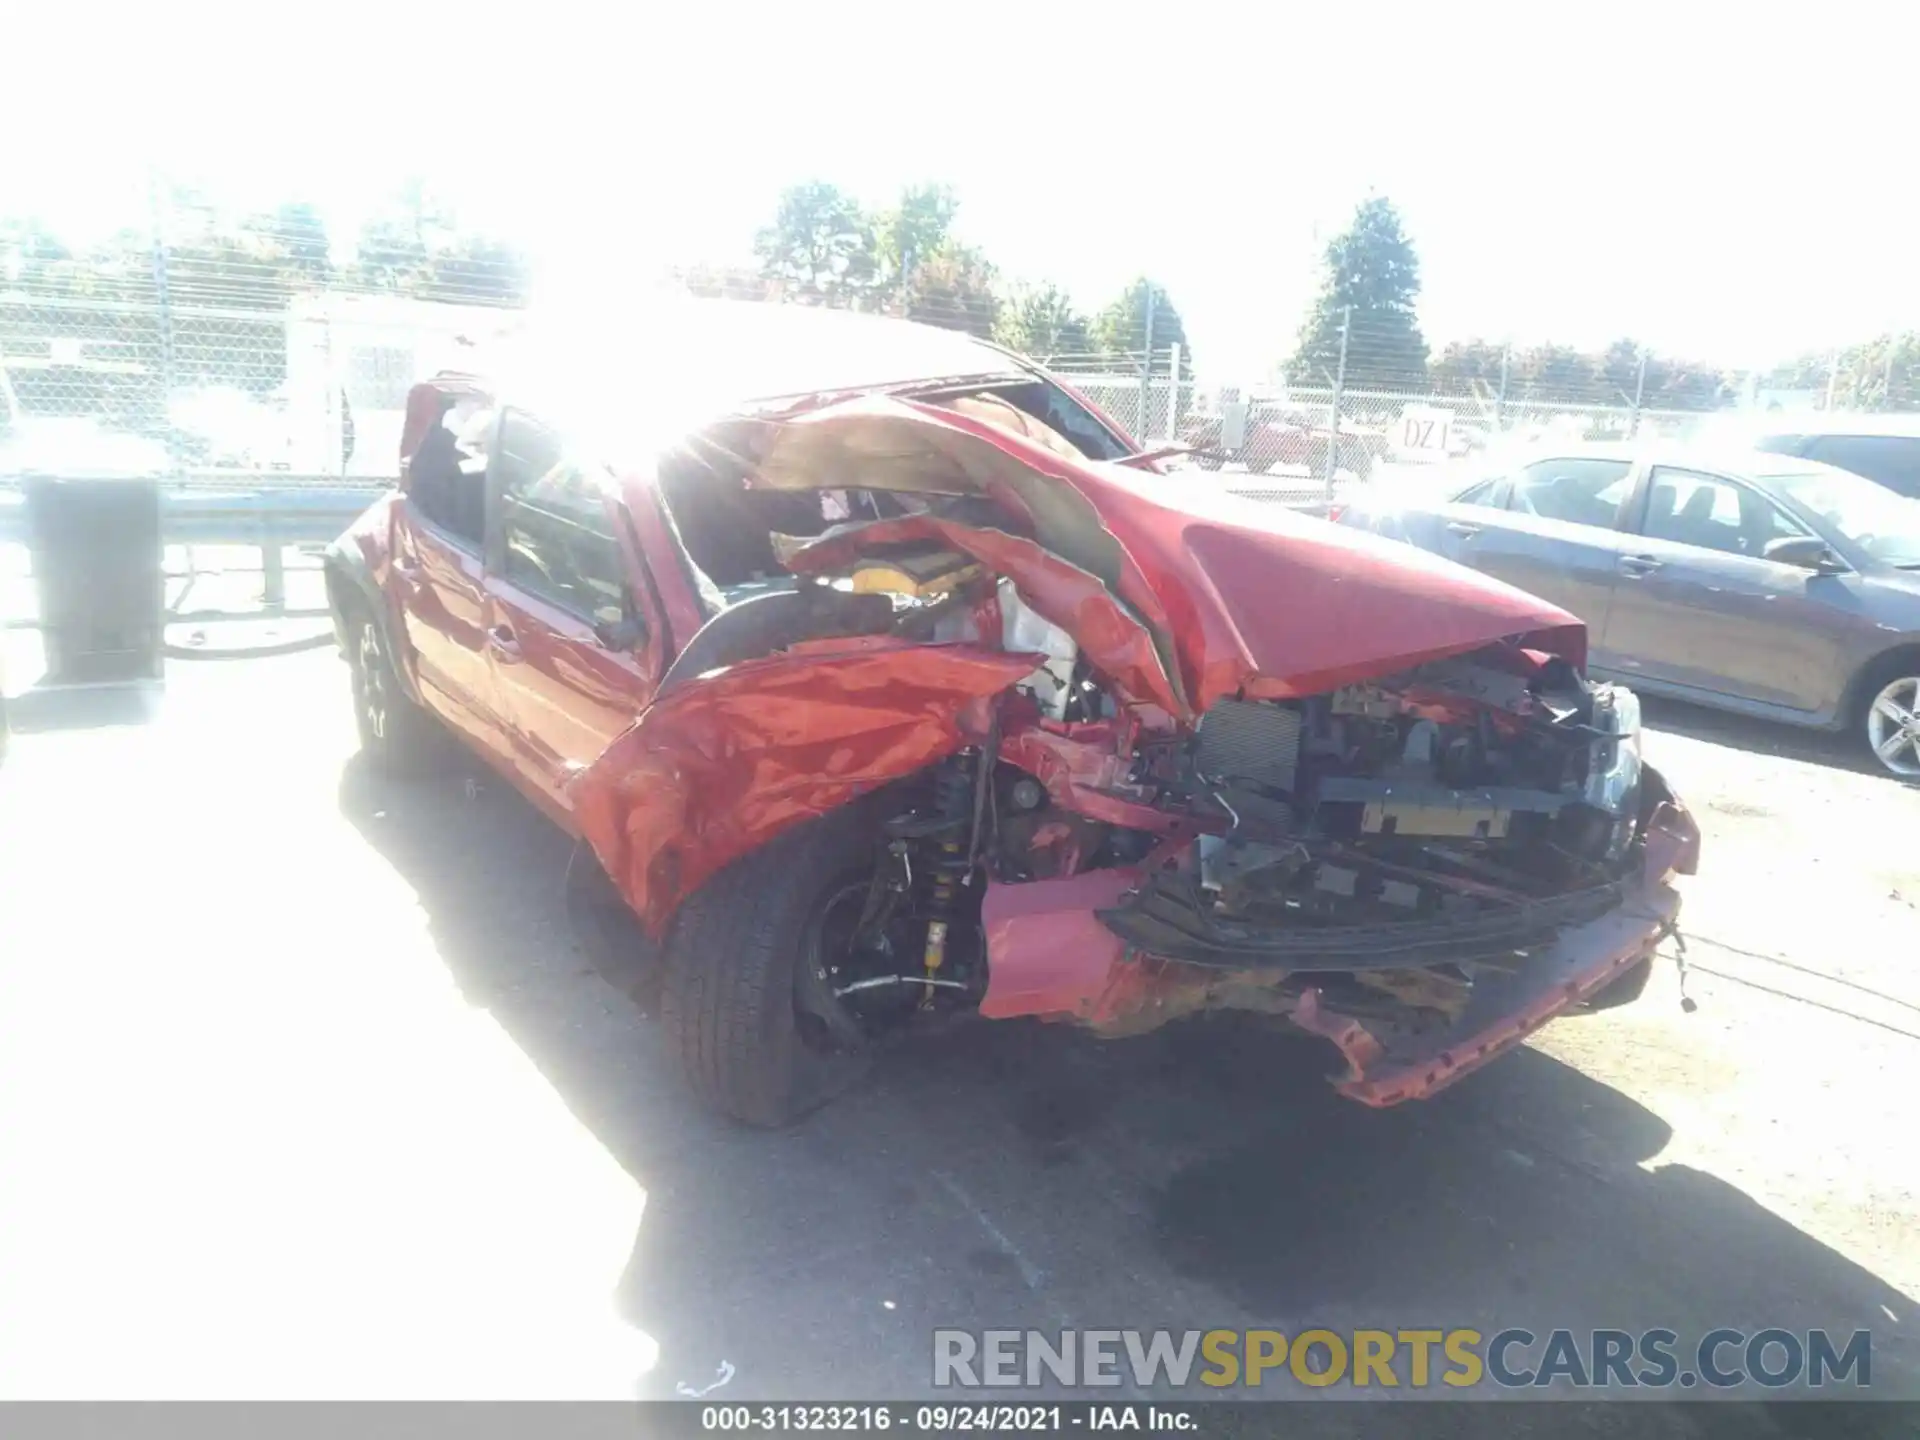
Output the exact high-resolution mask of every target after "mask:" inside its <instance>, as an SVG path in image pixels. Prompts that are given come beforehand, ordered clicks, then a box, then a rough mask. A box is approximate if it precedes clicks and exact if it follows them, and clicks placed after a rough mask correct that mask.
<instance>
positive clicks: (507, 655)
mask: <svg viewBox="0 0 1920 1440" xmlns="http://www.w3.org/2000/svg"><path fill="white" fill-rule="evenodd" d="M487 648H488V649H490V650H492V651H493V653H494V654H495V655H497V656H498V657H499V658H500V659H502V660H506V661H515V660H518V659H519V658H520V637H519V636H517V635H515V634H514V633H513V627H512V626H511V625H494V626H492V627H490V628H489V629H488V631H487Z"/></svg>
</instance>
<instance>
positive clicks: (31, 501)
mask: <svg viewBox="0 0 1920 1440" xmlns="http://www.w3.org/2000/svg"><path fill="white" fill-rule="evenodd" d="M26 497H27V530H28V537H29V539H28V543H29V544H30V545H31V546H32V555H31V563H32V566H33V576H34V582H35V587H36V588H37V589H38V591H39V593H40V627H41V636H42V639H43V641H44V643H45V645H46V667H47V673H46V679H45V681H44V682H43V683H45V684H49V685H110V684H124V683H127V682H131V681H139V680H158V679H159V678H160V677H161V670H162V665H163V657H162V652H161V643H162V637H163V634H164V629H163V619H162V617H163V614H164V610H165V605H166V595H165V583H164V579H163V572H162V568H161V552H160V485H159V482H158V481H156V480H93V479H88V480H64V479H58V478H54V477H51V476H39V475H36V476H29V477H28V478H27V481H26Z"/></svg>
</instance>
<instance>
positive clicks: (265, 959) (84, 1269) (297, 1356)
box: [0, 653, 1920, 1434]
mask: <svg viewBox="0 0 1920 1440" xmlns="http://www.w3.org/2000/svg"><path fill="white" fill-rule="evenodd" d="M43 698H44V697H43ZM18 720H19V721H24V722H25V723H26V724H27V725H28V726H29V727H30V728H31V729H33V730H34V731H36V732H37V733H28V734H24V735H19V736H16V737H15V740H14V743H13V748H12V753H11V755H10V757H9V759H8V761H7V763H6V766H5V768H4V770H0V899H3V901H4V909H3V910H0V914H4V915H5V917H6V924H5V929H6V937H7V938H6V939H5V941H4V942H0V1276H4V1277H6V1278H5V1282H4V1284H0V1395H9V1396H19V1395H55V1396H58V1395H75V1396H79V1395H85V1396H101V1397H109V1396H175V1395H205V1396H233V1397H237V1396H252V1395H258V1396H386V1395H395V1396H398V1395H461V1396H481V1395H559V1394H626V1393H632V1391H633V1389H634V1385H635V1376H636V1374H638V1375H640V1379H639V1382H638V1383H639V1386H640V1388H641V1390H642V1392H643V1393H664V1394H671V1393H673V1392H674V1390H675V1388H676V1386H677V1385H682V1384H684V1385H687V1386H690V1387H700V1386H705V1385H709V1384H713V1383H715V1382H716V1381H717V1380H719V1379H721V1378H722V1377H726V1383H725V1384H724V1385H723V1386H722V1387H721V1388H720V1389H719V1390H716V1391H715V1392H714V1396H715V1398H727V1399H760V1398H775V1397H807V1396H820V1395H827V1394H830V1395H834V1396H850V1395H862V1396H876V1397H877V1396H894V1397H899V1396H902V1395H918V1394H923V1393H926V1392H927V1389H928V1384H929V1380H930V1370H931V1345H930V1339H929V1332H930V1331H931V1330H932V1329H933V1328H934V1327H936V1326H943V1325H949V1326H962V1327H966V1328H973V1329H979V1328H983V1327H988V1326H1005V1327H1016V1328H1028V1327H1034V1328H1040V1329H1044V1330H1048V1331H1052V1330H1057V1329H1060V1328H1063V1327H1148V1326H1160V1325H1166V1326H1173V1327H1177V1328H1182V1329H1184V1328H1201V1329H1207V1328H1216V1327H1228V1328H1231V1327H1250V1326H1267V1327H1273V1328H1277V1329H1281V1330H1283V1331H1287V1332H1289V1333H1294V1332H1297V1331H1298V1330H1299V1329H1302V1328H1305V1327H1307V1326H1310V1325H1324V1326H1330V1327H1333V1328H1335V1329H1339V1328H1341V1327H1344V1326H1381V1327H1384V1328H1399V1327H1406V1326H1412V1325H1432V1326H1443V1327H1451V1326H1459V1325H1471V1326H1475V1327H1477V1328H1481V1329H1483V1330H1492V1329H1497V1328H1501V1327H1504V1326H1509V1325H1524V1326H1527V1327H1528V1328H1531V1329H1534V1330H1536V1331H1545V1330H1549V1329H1552V1328H1554V1327H1557V1326H1568V1327H1574V1328H1586V1327H1591V1326H1610V1327H1618V1328H1622V1329H1629V1330H1639V1329H1644V1328H1647V1327H1651V1326H1666V1327H1669V1328H1672V1329H1674V1330H1676V1331H1679V1332H1681V1333H1682V1335H1683V1336H1688V1335H1697V1334H1698V1333H1699V1332H1702V1331H1704V1330H1706V1329H1709V1328H1711V1327H1713V1326H1716V1325H1729V1326H1739V1327H1743V1328H1747V1329H1759V1328H1762V1327H1764V1326H1769V1325H1779V1326H1785V1327H1788V1328H1798V1329H1804V1328H1806V1327H1808V1326H1814V1325H1826V1326H1830V1327H1836V1328H1839V1329H1841V1330H1844V1331H1851V1330H1852V1329H1855V1328H1860V1327H1866V1328H1871V1329H1872V1331H1873V1333H1874V1379H1875V1389H1876V1390H1877V1391H1880V1392H1881V1393H1888V1392H1895V1393H1903V1394H1909V1395H1916V1394H1920V1383H1917V1382H1916V1378H1915V1377H1916V1376H1917V1375H1920V1346H1917V1345H1916V1340H1915V1335H1916V1326H1915V1316H1914V1311H1915V1304H1916V1301H1915V1297H1920V1224H1917V1222H1916V1216H1920V1199H1916V1189H1917V1187H1920V1146H1916V1145H1914V1143H1913V1140H1912V1136H1913V1120H1912V1108H1911V1100H1912V1096H1913V1094H1914V1089H1915V1086H1914V1081H1915V1078H1916V1076H1917V1075H1920V1063H1917V1062H1920V972H1917V971H1916V969H1915V966H1914V962H1913V958H1912V957H1913V956H1914V954H1915V953H1916V949H1917V947H1916V941H1920V919H1917V918H1916V916H1915V913H1914V904H1915V901H1916V900H1920V860H1916V859H1915V858H1914V854H1915V852H1913V851H1911V850H1909V849H1907V848H1906V847H1905V845H1904V844H1903V843H1902V842H1901V841H1900V839H1899V837H1900V836H1903V835H1908V834H1912V833H1915V830H1916V827H1917V826H1920V792H1916V791H1914V790H1910V789H1907V788H1904V787H1902V786H1900V785H1897V784H1895V783H1892V782H1889V781H1887V780H1884V779H1882V778H1881V777H1879V776H1876V775H1873V774H1869V773H1865V772H1863V771H1862V770H1860V769H1859V768H1857V767H1856V766H1854V765H1853V763H1852V761H1851V760H1850V758H1849V757H1848V756H1847V754H1846V753H1845V751H1844V750H1843V749H1841V748H1839V747H1836V746H1832V745H1827V744H1823V743H1820V742H1809V741H1806V740H1804V739H1803V738H1801V737H1796V736H1792V735H1789V734H1787V733H1785V732H1781V731H1776V730H1771V729H1768V728H1766V727H1762V726H1758V725H1751V726H1750V725H1745V724H1740V723H1734V722H1729V721H1725V720H1721V719H1715V718H1711V717H1707V716H1705V715H1704V714H1703V713H1701V712H1695V711H1689V710H1685V709H1682V708H1680V707H1666V706H1661V707H1657V708H1653V709H1652V715H1651V725H1652V727H1653V733H1652V734H1651V736H1650V739H1649V753H1650V757H1651V758H1652V760H1653V761H1654V762H1655V763H1656V764H1658V765H1660V766H1661V767H1662V768H1664V769H1665V770H1666V771H1667V773H1668V775H1669V777H1670V778H1671V779H1672V780H1673V782H1674V783H1675V784H1676V786H1677V787H1678V788H1679V790H1680V791H1681V793H1682V794H1683V795H1684V796H1685V798H1686V799H1687V800H1688V801H1689V802H1690V804H1691V805H1692V806H1693V807H1694V809H1695V810H1696V812H1697V813H1698V815H1699V818H1700V821H1701V823H1702V826H1703V828H1704V830H1705V832H1706V845H1705V855H1704V860H1703V873H1702V874H1701V875H1700V876H1699V877H1698V878H1697V879H1696V880H1694V881H1692V882H1689V883H1688V884H1687V901H1686V905H1687V909H1686V913H1685V917H1684V918H1685V930H1686V935H1687V945H1688V949H1687V959H1688V961H1689V962H1690V969H1689V972H1688V975H1687V993H1688V994H1689V995H1690V996H1691V998H1692V999H1693V1000H1694V1001H1696V1002H1697V1009H1695V1010H1694V1011H1693V1013H1685V1012H1684V1011H1683V1009H1682V1007H1681V1004H1680V993H1679V984H1678V979H1677V975H1676V972H1675V970H1674V968H1673V967H1671V966H1664V967H1662V968H1661V969H1660V970H1659V971H1658V972H1657V973H1656V975H1655V978H1654V981H1653V983H1652V985H1651V986H1650V987H1649V990H1648V993H1647V994H1646V996H1645V997H1644V998H1643V999H1642V1000H1641V1001H1640V1002H1639V1003H1637V1004H1635V1005H1633V1006H1630V1007H1627V1008H1625V1009H1623V1010H1619V1011H1614V1012H1609V1013H1606V1014H1602V1015H1598V1016H1593V1017H1587V1018H1582V1019H1576V1020H1567V1021H1562V1022H1559V1023H1557V1024H1555V1025H1554V1026H1551V1027H1549V1028H1548V1029H1547V1030H1546V1031H1545V1032H1543V1033H1542V1034H1541V1035H1540V1036H1539V1037H1538V1038H1537V1039H1536V1041H1535V1042H1534V1043H1533V1044H1532V1045H1531V1046H1530V1047H1529V1048H1527V1049H1525V1050H1523V1051H1520V1052H1518V1053H1516V1054H1513V1055H1510V1056H1508V1057H1505V1058H1504V1059H1503V1060H1501V1061H1500V1062H1499V1063H1497V1064H1495V1065H1493V1066H1491V1067H1489V1068H1488V1069H1487V1070H1485V1071H1483V1072H1481V1073H1479V1074H1477V1075H1475V1076H1472V1077H1470V1078H1469V1079H1467V1080H1466V1081H1464V1082H1463V1083H1461V1084H1460V1085H1459V1086H1457V1087H1456V1088H1455V1089H1454V1090H1452V1091H1450V1092H1449V1093H1447V1094H1446V1095H1444V1096H1443V1097H1441V1098H1439V1099H1436V1100H1434V1101H1432V1102H1429V1103H1426V1104H1422V1105H1417V1106H1410V1107H1403V1108H1401V1109H1397V1110H1392V1111H1386V1112H1373V1111H1368V1110H1364V1109H1362V1108H1360V1107H1357V1106H1354V1105H1352V1104H1350V1103H1348V1102H1345V1101H1341V1100H1338V1099H1337V1098H1336V1097H1334V1096H1333V1095H1332V1093H1331V1092H1330V1091H1329V1090H1328V1089H1327V1087H1326V1086H1325V1085H1324V1083H1323V1082H1322V1079H1321V1076H1322V1075H1323V1073H1324V1072H1325V1071H1326V1070H1327V1069H1328V1068H1329V1064H1328V1061H1329V1056H1330V1054H1331V1052H1330V1051H1324V1050H1322V1049H1321V1048H1319V1047H1318V1046H1317V1045H1315V1044H1313V1043H1311V1042H1289V1041H1282V1040H1276V1039H1275V1038H1274V1037H1272V1036H1270V1035H1266V1034H1262V1033H1257V1032H1255V1031H1254V1030H1252V1029H1250V1028H1248V1027H1245V1026H1241V1025H1237V1024H1234V1023H1232V1022H1217V1023H1216V1022H1207V1023H1204V1024H1199V1025H1194V1026H1189V1027H1185V1028H1174V1029H1170V1030H1168V1031H1165V1032H1162V1033H1161V1034H1159V1035H1156V1036H1151V1037H1147V1038H1144V1039H1140V1040H1136V1041H1129V1042H1122V1043H1113V1044H1100V1043H1096V1042H1092V1041H1088V1040H1085V1039H1083V1038H1081V1037H1078V1036H1075V1035H1073V1034H1070V1033H1065V1032H1061V1031H1057V1030H1051V1029H1047V1028H1043V1027H1040V1026H1036V1025H1020V1024H1011V1025H1003V1026H989V1025H979V1026H973V1027H967V1028H965V1029H963V1030H960V1031H958V1032H955V1033H953V1034H951V1035H948V1036H946V1037H943V1038H941V1039H939V1040H937V1041H935V1042H933V1043H930V1044H929V1045H927V1046H926V1047H925V1048H924V1049H923V1050H921V1051H919V1052H917V1053H915V1054H913V1055H911V1056H903V1057H900V1058H897V1059H895V1060H892V1061H890V1062H889V1063H888V1064H887V1065H886V1067H885V1068H884V1069H883V1070H882V1071H881V1072H880V1073H878V1074H877V1075H876V1076H875V1077H874V1078H873V1080H872V1082H871V1083H870V1084H868V1085H867V1086H866V1087H865V1088H863V1089H862V1090H860V1091H858V1092H856V1093H854V1094H851V1095H849V1096H847V1097H845V1098H844V1099H842V1100H841V1101H839V1102H837V1103H836V1104H834V1105H832V1106H830V1107H829V1108H828V1109H826V1110H824V1111H822V1112H820V1113H819V1114H817V1115H815V1116H814V1117H813V1118H811V1119H810V1120H808V1121H807V1122H806V1123H804V1124H802V1125H801V1126H799V1127H797V1128H795V1129H793V1130H791V1131H789V1132H785V1133H781V1134H774V1135H768V1134H761V1133H755V1132H748V1131H745V1130H742V1129H739V1128H736V1127H733V1126H731V1125H728V1124H725V1123H723V1122H721V1121H718V1120H716V1119H713V1118H711V1117H709V1116H707V1115H705V1114H703V1113H701V1112H700V1111H698V1110H696V1109H694V1108H693V1107H692V1106H691V1105H690V1104H689V1103H688V1102H687V1101H686V1100H685V1099H684V1097H683V1096H682V1094H681V1092H680V1090H679V1088H678V1084H677V1081H676V1078H675V1077H674V1075H673V1074H672V1073H671V1071H670V1068H669V1066H668V1065H667V1063H666V1058H665V1056H664V1055H663V1054H662V1047H661V1046H660V1044H659V1043H658V1039H657V1037H656V1034H655V1032H654V1030H653V1028H652V1027H651V1024H650V1023H649V1021H648V1020H647V1019H646V1018H645V1017H644V1016H643V1014H642V1013H641V1009H640V1006H639V1005H638V1004H637V1003H636V1002H635V1000H634V999H633V998H632V995H633V994H635V993H638V994H641V995H644V993H645V977H646V973H647V972H646V967H645V965H644V957H643V956H628V957H625V958H624V959H623V961H622V962H621V963H619V964H615V963H613V962H612V961H611V960H609V958H608V957H606V956H604V955H603V956H601V957H599V964H598V965H597V966H596V964H595V963H594V959H593V958H592V957H590V956H589V955H587V954H586V953H583V951H582V950H581V949H580V948H578V947H577V946H576V944H575V942H574V938H573V932H572V928H571V927H570V925H569V922H568V918H567V910H566V907H565V905H564V903H563V879H564V876H565V873H566V869H567V865H568V862H569V856H570V846H569V845H568V843H567V842H566V841H565V840H564V839H563V838H561V837H560V836H559V835H558V834H557V833H555V832H554V831H552V830H551V829H550V828H549V827H547V825H546V824H545V823H544V822H543V821H542V820H541V819H539V818H538V817H537V816H536V815H535V814H534V813H533V812H532V811H531V810H530V809H529V808H528V807H527V806H525V805H524V804H523V803H522V802H521V801H519V800H518V799H517V798H516V797H515V796H514V795H513V794H512V793H511V792H509V791H508V790H507V789H506V788H505V787H504V785H502V784H499V783H497V782H495V781H493V780H491V779H488V778H484V777H478V776H474V775H471V774H467V773H462V772H460V771H458V770H455V771H452V772H450V773H448V774H446V775H444V776H440V777H437V778H435V779H433V780H431V781H426V782H421V783H415V784H410V785H405V786H401V787H398V788H393V787H383V786H381V785H380V784H378V783H376V782H375V781H373V780H372V779H371V778H370V777H369V776H368V775H367V774H365V773H364V772H363V770H362V767H361V766H360V765H359V763H358V762H357V760H356V759H355V758H354V742H353V735H352V727H351V724H350V722H349V721H348V719H347V715H346V700H345V676H344V673H343V672H342V670H341V669H340V667H339V664H338V662H337V661H336V660H334V659H333V658H332V657H331V656H330V655H328V654H325V653H318V654H310V655H305V656H299V657H295V658H291V659H284V660H275V661H261V662H253V663H248V664H200V665H191V664H189V665H179V664H176V665H175V666H174V667H173V672H172V674H171V676H170V679H169V685H168V691H167V695H166V698H165V701H164V703H162V704H159V705H157V706H156V707H154V708H153V710H152V712H151V713H150V714H144V715H143V714H135V713H130V712H127V711H124V710H123V711H121V712H118V713H113V712H103V711H101V710H99V709H98V708H97V707H96V708H76V707H73V706H67V707H64V708H63V709H60V710H55V709H50V708H49V707H48V706H47V705H46V704H44V703H40V704H35V705H32V706H23V707H20V713H19V716H18ZM17 723H18V722H17ZM1335 1409H1337V1407H1328V1406H1320V1407H1315V1408H1314V1409H1313V1410H1312V1411H1298V1412H1295V1413H1293V1414H1292V1415H1291V1416H1290V1421H1289V1425H1290V1430H1298V1431H1299V1433H1303V1434H1319V1433H1329V1434H1330V1433H1337V1426H1338V1423H1339V1422H1338V1421H1337V1419H1336V1418H1335V1417H1334V1416H1333V1413H1332V1412H1333V1411H1334V1410H1335ZM1719 1409H1720V1407H1699V1406H1695V1407H1689V1410H1688V1412H1687V1414H1686V1415H1684V1416H1682V1417H1680V1418H1677V1419H1670V1420H1669V1421H1668V1422H1667V1423H1670V1424H1671V1425H1673V1426H1674V1427H1676V1428H1674V1430H1673V1433H1676V1434H1720V1433H1767V1432H1766V1429H1765V1428H1764V1427H1765V1426H1767V1425H1773V1426H1776V1427H1785V1428H1778V1429H1777V1430H1776V1433H1797V1432H1796V1431H1795V1430H1794V1429H1793V1428H1792V1426H1791V1423H1790V1422H1788V1421H1783V1420H1779V1419H1778V1418H1777V1415H1778V1412H1775V1415H1776V1418H1775V1419H1770V1420H1768V1419H1752V1420H1751V1423H1749V1421H1748V1420H1743V1421H1742V1422H1741V1423H1740V1424H1739V1425H1738V1426H1734V1427H1732V1428H1731V1429H1725V1430H1723V1429H1722V1428H1719V1427H1720V1426H1721V1424H1722V1422H1721V1420H1720V1419H1719V1418H1718V1417H1717V1416H1715V1415H1710V1414H1709V1413H1708V1412H1709V1411H1715V1410H1719ZM1424 1413H1426V1412H1425V1408H1424V1407H1422V1409H1421V1411H1420V1412H1415V1411H1411V1410H1408V1411H1405V1416H1406V1418H1405V1419H1404V1421H1402V1422H1400V1423H1399V1424H1394V1425H1388V1424H1387V1423H1386V1421H1383V1420H1377V1419H1376V1421H1375V1422H1373V1423H1371V1424H1370V1431H1369V1433H1374V1434H1396V1433H1415V1432H1416V1431H1420V1430H1421V1429H1422V1428H1423V1426H1424V1424H1425V1422H1424V1421H1422V1420H1420V1419H1419V1418H1418V1415H1419V1414H1424ZM1744 1413H1745V1412H1743V1414H1744ZM1586 1423H1590V1425H1591V1427H1592V1428H1594V1429H1596V1430H1604V1429H1606V1428H1607V1427H1606V1425H1605V1424H1604V1423H1603V1421H1602V1420H1600V1419H1591V1418H1590V1420H1589V1422H1586ZM1402 1427H1404V1429H1403V1428H1402Z"/></svg>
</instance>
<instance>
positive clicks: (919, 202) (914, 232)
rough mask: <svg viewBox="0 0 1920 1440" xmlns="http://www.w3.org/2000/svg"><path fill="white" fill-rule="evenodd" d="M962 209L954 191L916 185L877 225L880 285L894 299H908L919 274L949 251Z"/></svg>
mask: <svg viewBox="0 0 1920 1440" xmlns="http://www.w3.org/2000/svg"><path fill="white" fill-rule="evenodd" d="M959 208H960V206H959V202H958V201H956V200H955V199H954V197H953V191H952V189H951V188H950V187H948V186H945V185H916V186H909V187H908V188H907V189H905V190H903V191H901V192H900V201H899V203H898V204H897V205H895V206H894V207H893V208H892V209H891V210H888V211H886V212H884V213H883V214H882V215H880V217H879V218H878V219H877V220H876V221H875V222H874V226H873V234H874V251H875V260H876V280H877V282H878V284H879V285H880V286H881V287H882V288H884V289H886V290H888V291H890V292H892V294H893V296H895V297H904V296H905V295H906V293H907V289H908V287H909V286H911V285H912V283H913V278H914V273H915V271H916V270H918V269H919V267H920V266H921V265H923V264H925V263H926V262H927V261H929V260H932V259H933V258H934V257H935V256H938V255H941V254H943V253H945V252H946V251H947V250H948V248H949V245H950V243H951V241H950V234H951V231H952V229H953V217H954V214H955V212H956V211H957V210H958V209H959ZM976 258H977V257H976Z"/></svg>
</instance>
